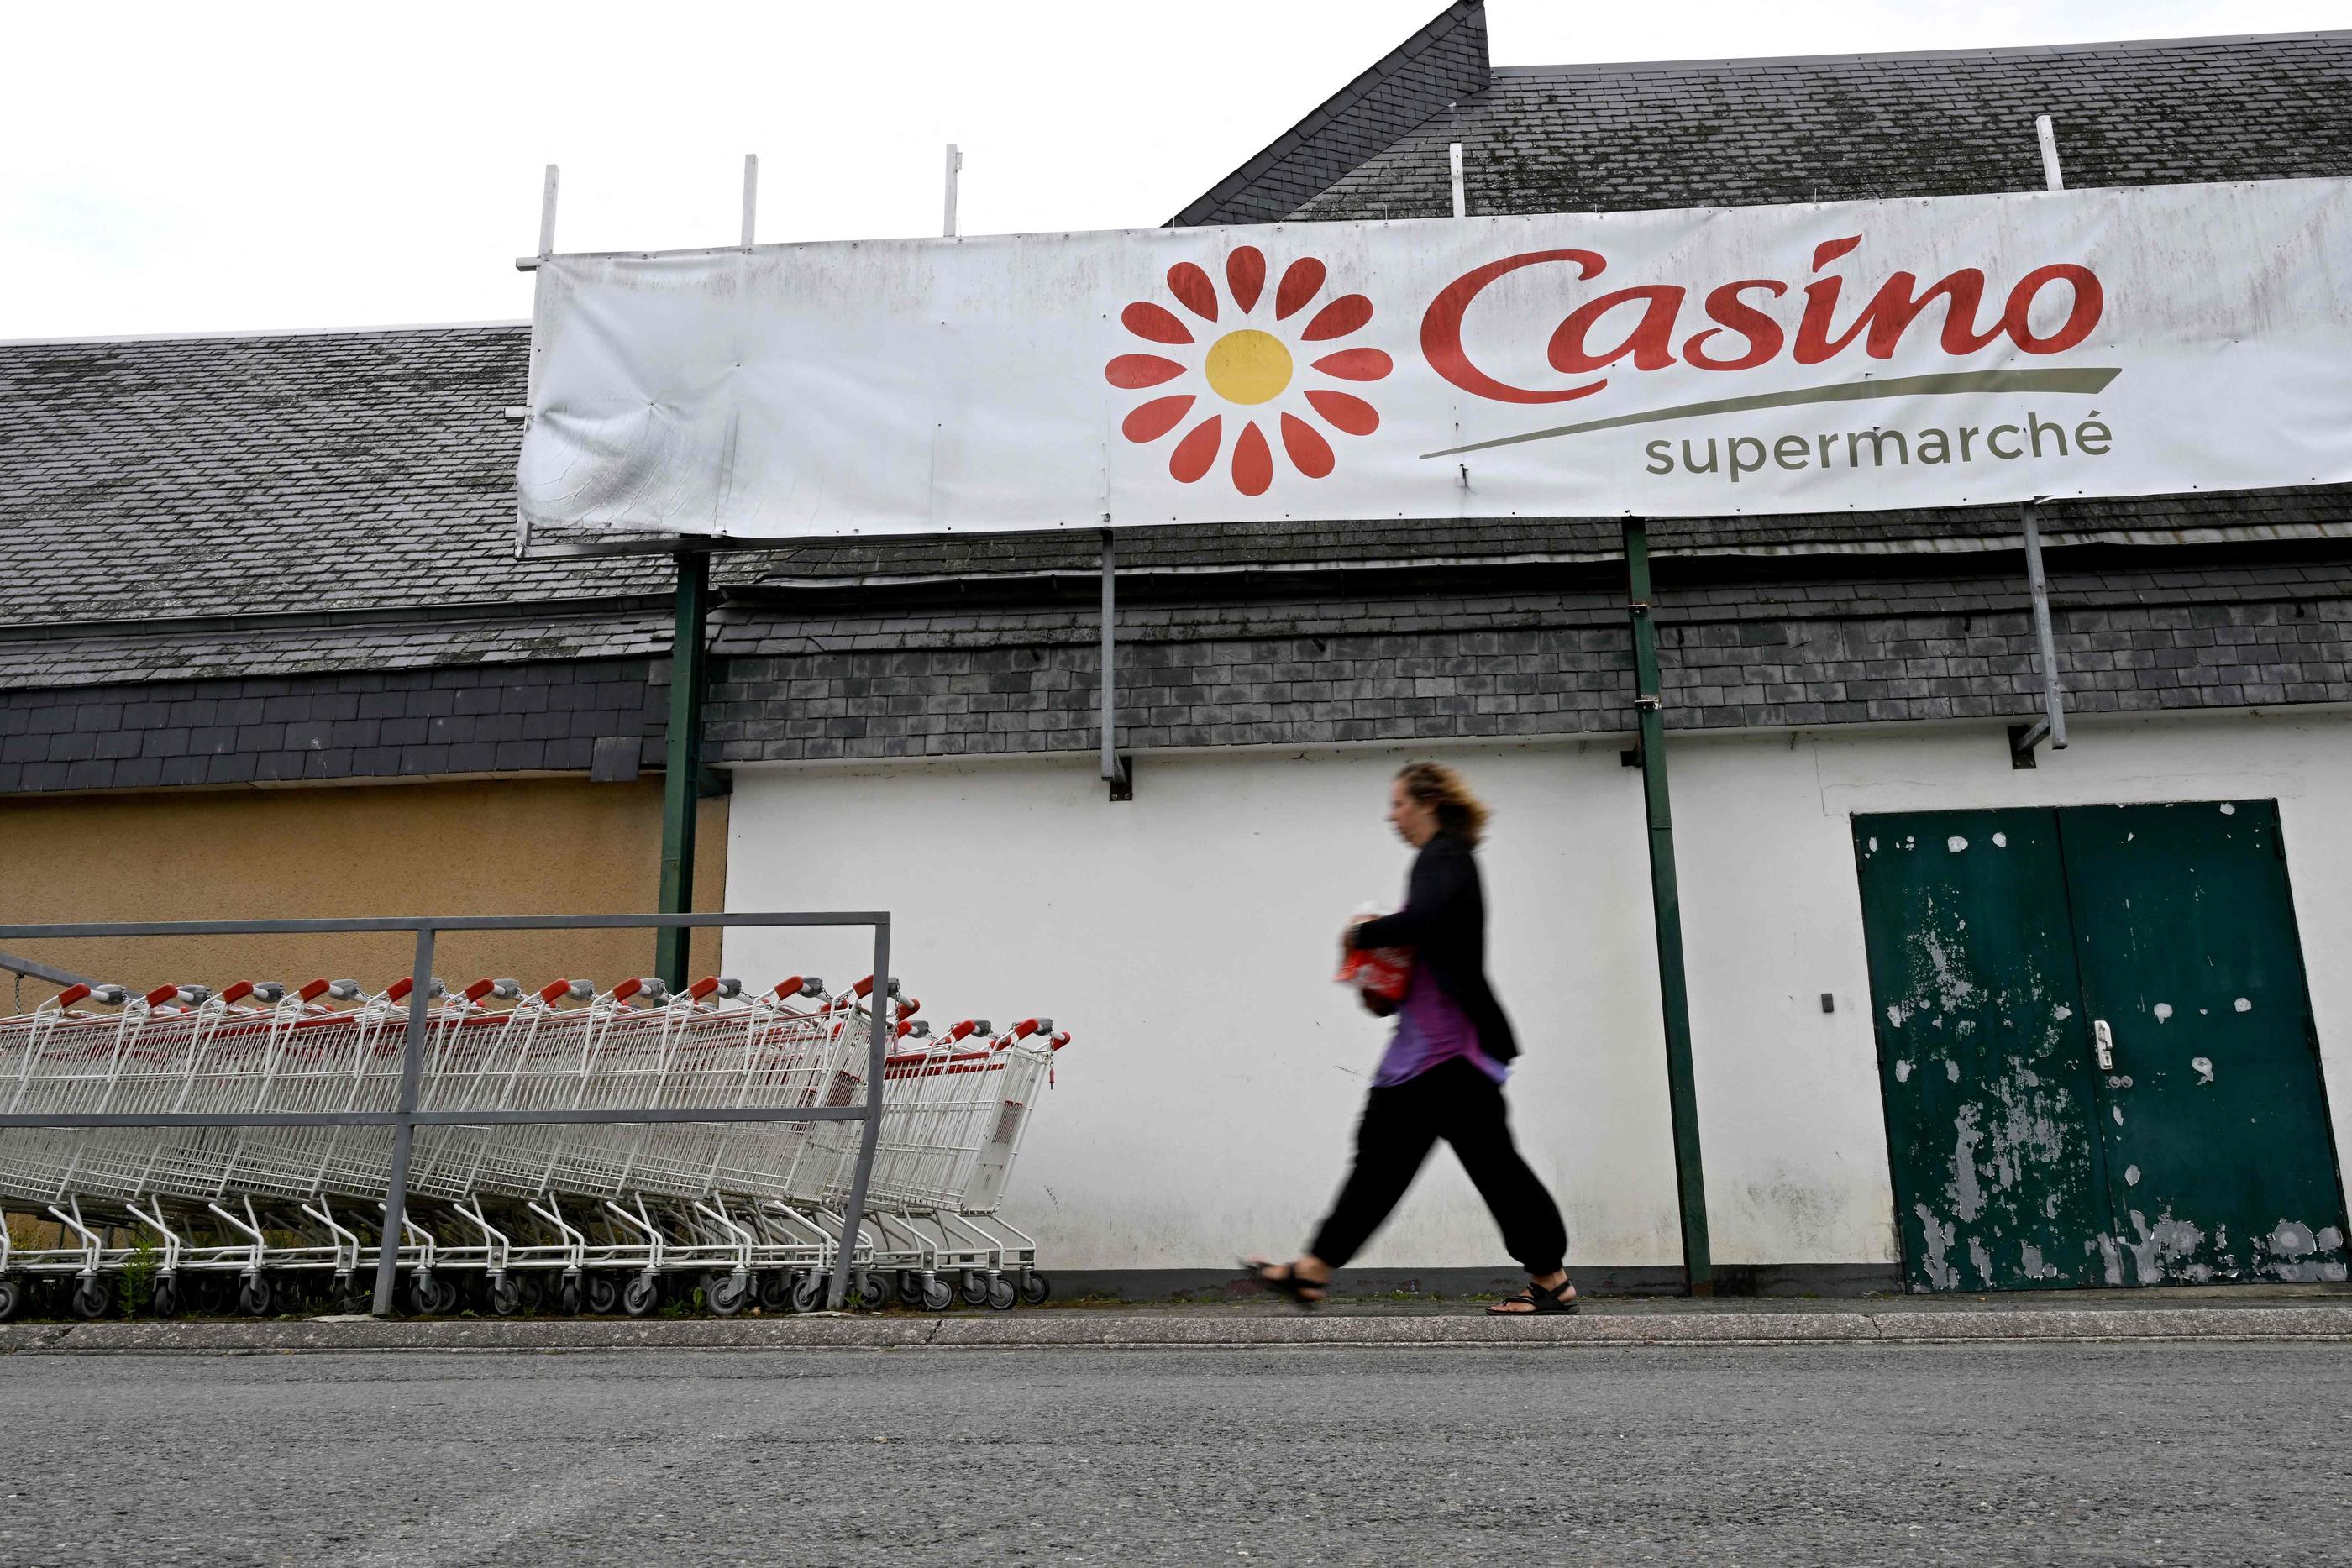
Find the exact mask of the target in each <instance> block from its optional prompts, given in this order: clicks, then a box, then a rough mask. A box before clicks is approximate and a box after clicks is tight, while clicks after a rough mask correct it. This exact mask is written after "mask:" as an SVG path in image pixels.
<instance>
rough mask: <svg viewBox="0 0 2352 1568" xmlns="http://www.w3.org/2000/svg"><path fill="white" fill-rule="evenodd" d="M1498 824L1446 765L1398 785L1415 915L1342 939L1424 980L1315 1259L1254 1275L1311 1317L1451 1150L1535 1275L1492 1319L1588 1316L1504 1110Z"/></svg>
mask: <svg viewBox="0 0 2352 1568" xmlns="http://www.w3.org/2000/svg"><path fill="white" fill-rule="evenodd" d="M1486 816H1487V812H1486V807H1485V806H1484V805H1483V804H1482V803H1480V801H1479V800H1478V799H1477V797H1475V795H1473V794H1471V793H1470V791H1469V789H1467V788H1466V787H1465V785H1464V784H1463V782H1462V779H1461V776H1460V775H1459V774H1457V773H1455V772H1454V769H1453V768H1448V767H1446V766H1444V764H1443V763H1437V762H1415V763H1413V764H1412V765H1411V766H1409V767H1407V768H1403V769H1402V771H1400V772H1399V773H1398V774H1397V776H1396V778H1395V779H1394V780H1393V782H1391V785H1390V787H1389V818H1388V820H1389V823H1390V825H1391V827H1393V828H1395V829H1396V831H1397V835H1398V837H1400V838H1402V839H1403V840H1404V841H1405V842H1406V843H1408V844H1411V845H1412V847H1413V848H1414V849H1415V850H1417V851H1418V852H1419V853H1418V854H1416V855H1415V856H1414V858H1413V862H1412V879H1411V881H1410V882H1409V883H1407V886H1406V891H1405V904H1404V908H1403V909H1402V910H1400V911H1399V912H1398V913H1396V914H1394V915H1387V916H1384V917H1382V918H1380V919H1364V920H1359V921H1357V922H1356V923H1355V924H1353V925H1350V926H1349V928H1348V930H1347V933H1346V935H1345V936H1344V937H1343V938H1342V941H1343V943H1344V945H1345V946H1349V947H1350V948H1357V949H1370V948H1379V947H1404V948H1410V949H1411V950H1412V976H1411V978H1410V979H1409V981H1408V982H1407V985H1406V988H1405V993H1404V999H1403V1002H1402V1005H1400V1006H1399V1008H1398V1009H1397V1012H1396V1030H1395V1032H1394V1033H1393V1034H1391V1036H1390V1037H1389V1044H1388V1050H1387V1051H1386V1052H1385V1053H1384V1054H1383V1055H1382V1056H1381V1064H1380V1068H1379V1070H1378V1071H1376V1072H1375V1073H1374V1074H1373V1076H1372V1089H1371V1092H1370V1094H1368V1095H1367V1096H1366V1097H1365V1100H1364V1115H1363V1120H1362V1121H1361V1122H1360V1124H1358V1125H1357V1128H1356V1163H1355V1166H1354V1168H1353V1169H1352V1170H1350V1171H1349V1173H1348V1179H1347V1182H1346V1184H1345V1185H1344V1186H1341V1187H1340V1189H1339V1197H1338V1198H1337V1199H1335V1200H1334V1201H1333V1203H1332V1205H1331V1212H1330V1213H1329V1215H1328V1216H1327V1217H1326V1218H1324V1221H1323V1224H1322V1227H1321V1228H1320V1229H1319V1230H1318V1231H1317V1232H1316V1236H1315V1239H1314V1241H1313V1242H1312V1243H1311V1244H1309V1246H1308V1247H1307V1251H1306V1252H1305V1253H1304V1254H1303V1255H1301V1256H1300V1257H1299V1258H1297V1260H1294V1261H1292V1262H1288V1263H1270V1262H1267V1261H1265V1260H1262V1259H1252V1260H1249V1261H1248V1262H1246V1263H1244V1265H1243V1267H1244V1269H1245V1270H1248V1272H1249V1276H1250V1278H1251V1279H1253V1280H1255V1281H1257V1282H1258V1283H1259V1284H1261V1285H1263V1286H1265V1288H1266V1289H1267V1290H1270V1291H1276V1292H1278V1293H1280V1294H1282V1295H1286V1296H1288V1297H1289V1298H1291V1299H1292V1300H1293V1301H1297V1302H1299V1303H1300V1304H1302V1305H1307V1306H1312V1305H1313V1304H1314V1303H1316V1302H1318V1301H1321V1300H1322V1299H1323V1293H1324V1288H1325V1286H1326V1285H1327V1284H1328V1281H1330V1278H1331V1272H1332V1270H1335V1269H1340V1268H1344V1267H1345V1266H1346V1265H1347V1262H1348V1260H1349V1259H1350V1258H1352V1257H1354V1256H1355V1255H1356V1253H1357V1252H1358V1251H1359V1250H1360V1249H1361V1248H1362V1247H1363V1245H1364V1243H1365V1242H1366V1241H1368V1240H1369V1239H1370V1238H1371V1235H1372V1232H1373V1231H1375V1230H1377V1229H1379V1228H1380V1227H1381V1223H1382V1222H1383V1221H1384V1220H1386V1219H1387V1218H1388V1217H1389V1211H1390V1210H1391V1209H1393V1208H1394V1207H1396V1206H1397V1202H1398V1200H1399V1199H1400V1198H1402V1197H1404V1193H1405V1188H1406V1187H1408V1186H1411V1185H1412V1178H1413V1176H1414V1175H1415V1174H1416V1173H1418V1172H1419V1171H1420V1169H1421V1164H1422V1161H1423V1160H1424V1159H1426V1158H1428V1157H1429V1150H1430V1145H1433V1143H1435V1142H1436V1141H1437V1140H1438V1139H1440V1138H1443V1139H1444V1140H1445V1141H1446V1142H1447V1143H1448V1144H1451V1145H1453V1146H1454V1154H1455V1155H1457V1156H1458V1157H1459V1158H1460V1159H1461V1161H1462V1166H1463V1168H1464V1169H1465V1170H1466V1171H1467V1172H1469V1175H1470V1179H1471V1181H1472V1182H1473V1183H1474V1184H1475V1186H1477V1188H1478V1196H1479V1197H1483V1198H1485V1199H1486V1207H1487V1208H1488V1209H1489V1210H1490V1211H1491V1212H1492V1213H1493V1214H1494V1216H1495V1220H1496V1224H1498V1225H1499V1226H1501V1227H1502V1231H1503V1244H1504V1246H1505V1247H1506V1248H1507V1249H1509V1251H1510V1254H1511V1256H1512V1257H1513V1258H1515V1259H1517V1260H1518V1263H1519V1266H1520V1267H1521V1268H1523V1269H1525V1270H1527V1271H1528V1287H1527V1289H1526V1290H1524V1291H1520V1292H1519V1293H1518V1294H1517V1295H1516V1296H1512V1297H1509V1298H1507V1300H1505V1301H1499V1302H1497V1303H1496V1305H1494V1306H1492V1307H1489V1308H1488V1309H1487V1311H1488V1312H1490V1313H1493V1314H1495V1315H1496V1316H1533V1315H1536V1314H1540V1313H1552V1312H1574V1311H1575V1310H1576V1288H1575V1287H1574V1286H1573V1285H1571V1284H1570V1283H1569V1281H1568V1272H1567V1270H1566V1269H1565V1268H1564V1267H1563V1263H1564V1260H1565V1259H1566V1256H1567V1252H1568V1232H1567V1229H1566V1228H1565V1227H1563V1226H1562V1225H1561V1223H1560V1218H1559V1207H1558V1206H1557V1205H1555V1204H1554V1203H1553V1202H1552V1200H1551V1195H1550V1194H1549V1193H1548V1192H1546V1191H1545V1190H1544V1186H1543V1183H1541V1182H1540V1181H1538V1180H1537V1179H1536V1174H1535V1172H1533V1171H1531V1170H1529V1169H1528V1164H1527V1162H1526V1161H1525V1160H1523V1159H1521V1158H1520V1157H1519V1152H1518V1150H1517V1148H1516V1147H1514V1146H1513V1145H1512V1143H1511V1129H1510V1125H1509V1123H1508V1121H1507V1113H1506V1111H1505V1108H1504V1105H1503V1081H1504V1079H1505V1078H1507V1077H1508V1076H1509V1073H1510V1068H1509V1066H1508V1063H1509V1062H1510V1060H1511V1059H1512V1058H1513V1057H1515V1056H1517V1054H1518V1051H1519V1048H1518V1043H1517V1040H1514V1039H1513V1038H1512V1035H1511V1025H1510V1020H1509V1019H1506V1018H1505V1017H1504V1016H1503V1009H1502V1006H1501V1004H1499V1003H1498V1002H1496V999H1495V993H1494V991H1493V989H1492V988H1489V987H1488V985H1487V984H1486V893H1485V891H1484V889H1483V888H1482V887H1481V885H1480V883H1479V880H1478V862H1477V861H1476V860H1475V859H1474V858H1473V856H1472V853H1471V852H1472V851H1473V850H1474V849H1475V848H1476V847H1477V844H1478V841H1479V839H1480V837H1481V836H1482V835H1483V833H1484V831H1485V829H1486Z"/></svg>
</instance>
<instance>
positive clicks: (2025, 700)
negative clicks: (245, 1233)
mask: <svg viewBox="0 0 2352 1568" xmlns="http://www.w3.org/2000/svg"><path fill="white" fill-rule="evenodd" d="M2053 592H2054V594H2055V595H2056V597H2057V599H2058V601H2059V604H2060V609H2059V611H2058V614H2057V632H2058V643H2059V660H2060V665H2061V669H2062V672H2063V679H2064V681H2065V684H2066V686H2067V689H2068V691H2069V693H2070V704H2071V706H2072V708H2073V710H2074V711H2076V712H2084V713H2133V712H2147V711H2157V710H2164V709H2173V708H2195V707H2233V706H2258V705H2271V704H2286V703H2307V702H2347V701H2352V674H2347V661H2352V561H2322V562H2317V563H2308V564H2293V563H2285V564H2280V565H2275V566H2272V567H2267V568H2262V569H2250V568H2220V569H2193V570H2192V569H2182V570H2168V571H2161V572H2158V571H2148V570H2134V571H2106V572H2073V573H2068V572H2063V571H2062V572H2060V573H2057V574H2056V575H2055V578H2054V580H2053ZM1660 622H1661V627H1662V641H1663V643H1664V650H1663V653H1662V658H1663V663H1664V679H1665V686H1666V695H1667V699H1668V709H1669V717H1668V722H1669V723H1670V724H1672V725H1674V726H1675V727H1678V728H1685V729H1690V728H1736V727H1791V726H1817V725H1833V724H1846V723H1860V722H1870V721H1881V720H1932V719H1966V718H1982V719H1993V718H2000V717H2010V718H2015V719H2020V720H2022V719H2026V718H2030V717H2032V716H2033V714H2034V713H2035V711H2036V710H2037V708H2038V706H2039V701H2040V692H2041V684H2040V675H2039V673H2038V670H2037V667H2036V660H2035V654H2034V644H2033V639H2032V623H2031V621H2030V618H2029V610H2028V606H2027V602H2026V599H2025V595H2024V593H2023V592H2022V591H2021V585H2020V584H2019V583H2018V582H2017V581H2016V580H2015V579H2014V578H2006V577H1984V578H1952V579H1939V580H1927V581H1913V582H1885V581H1857V582H1852V583H1843V584H1840V583H1822V582H1817V581H1816V582H1799V583H1787V584H1780V585H1769V584H1768V585H1754V584H1744V585H1730V586H1723V587H1714V588H1693V589H1687V590H1685V591H1680V592H1674V591H1669V592H1666V593H1665V594H1664V595H1663V597H1662V599H1661V601H1660ZM1096 636H1097V632H1096V627H1095V624H1094V621H1093V618H1092V617H1091V616H1090V615H1088V614H1086V613H1084V612H1077V611H1055V612H1040V613H1036V614H1024V613H1021V612H1003V613H1000V614H995V615H949V616H939V617H931V618H926V619H924V620H923V621H922V622H920V623H919V624H918V623H917V622H915V621H913V620H909V619H901V620H898V621H897V622H888V621H881V620H871V621H866V622H857V621H855V620H838V621H830V622H808V621H797V620H796V621H792V622H783V621H771V622H761V621H759V620H758V619H757V618H756V617H755V616H753V615H751V613H749V612H739V613H738V615H737V616H736V617H735V618H734V619H733V620H732V621H731V622H730V625H729V627H728V628H727V630H726V631H725V632H724V633H723V640H722V643H721V646H722V648H725V649H729V650H730V651H731V652H732V654H733V656H732V657H730V659H729V660H728V662H727V667H726V670H725V674H724V675H723V678H722V679H721V681H720V682H719V685H717V686H716V687H715V688H714V690H713V692H712V695H711V701H710V705H709V711H708V715H707V722H708V724H709V746H710V747H711V750H712V760H713V761H715V762H721V763H743V762H756V761H779V760H816V759H834V758H896V757H925V756H970V755H990V754H1005V753H1016V752H1034V751H1084V750H1089V749H1092V748H1093V747H1096V746H1097V745H1099V739H1098V735H1097V728H1096V719H1097V703H1098V702H1099V695H1098V694H1099V684H1098V675H1097V672H1098V668H1099V665H1098V663H1097V644H1096V641H1095V639H1096ZM1118 659H1119V678H1118V699H1119V731H1120V737H1121V745H1122V746H1123V747H1132V748H1133V749H1135V750H1138V751H1142V750H1149V749H1152V748H1159V747H1219V746H1237V745H1311V744H1319V743H1327V742H1336V741H1360V740H1403V739H1416V738H1458V737H1504V736H1515V735H1516V736H1527V735H1580V734H1591V733H1597V732H1616V731H1622V730H1623V729H1625V728H1627V727H1628V724H1629V709H1630V705H1631V702H1632V685H1631V677H1630V674H1629V669H1630V658H1629V654H1628V652H1627V645H1626V632H1625V622H1624V611H1623V608H1622V599H1621V598H1619V597H1618V596H1617V595H1615V594H1614V593H1612V592H1608V591H1599V590H1591V591H1563V592H1558V593H1549V594H1512V595H1502V594H1486V595H1478V594H1470V593H1465V594H1462V595H1460V596H1458V597H1453V598H1447V597H1443V596H1439V595H1432V596H1429V597H1424V598H1419V599H1413V600H1402V599H1400V600H1387V601H1379V600H1360V601H1346V602H1328V601H1318V602H1313V603H1295V604H1279V603H1259V604H1255V605H1248V606H1242V605H1232V604H1226V605H1219V606H1211V607H1203V608H1197V609H1186V608H1181V607H1160V608H1139V609H1137V610H1136V611H1133V612H1127V611H1122V613H1121V628H1120V642H1119V652H1118Z"/></svg>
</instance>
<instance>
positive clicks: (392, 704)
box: [0, 659, 666, 793]
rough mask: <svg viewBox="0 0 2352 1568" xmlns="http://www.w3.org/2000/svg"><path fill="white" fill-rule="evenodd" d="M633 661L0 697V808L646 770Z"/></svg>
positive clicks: (657, 712)
mask: <svg viewBox="0 0 2352 1568" xmlns="http://www.w3.org/2000/svg"><path fill="white" fill-rule="evenodd" d="M652 670H653V662H652V661H649V660H646V659H616V660H605V661H584V662H581V663H573V664H509V665H505V666H493V667H487V668H486V667H481V666H460V667H457V668H451V669H440V670H402V671H393V672H387V673H382V674H341V675H322V676H309V677H298V678H294V679H288V680H277V679H255V680H215V681H168V682H154V683H150V684H145V685H106V686H83V687H78V688H74V689H70V690H49V691H17V692H7V693H0V793H7V792H34V791H44V790H53V789H142V788H152V787H156V786H163V785H195V784H259V783H279V782H296V781H324V780H330V779H400V778H421V777H432V776H446V775H449V774H459V773H492V772H499V773H506V772H516V773H524V772H549V771H556V772H585V771H587V770H588V769H589V768H590V765H591V762H592V760H593V758H594V755H595V747H596V743H597V742H598V741H599V740H608V741H609V740H614V739H621V740H625V741H630V742H634V743H635V746H636V748H637V750H638V754H639V756H640V757H643V758H648V759H650V758H651V757H652V756H654V755H655V754H656V747H657V744H658V739H657V737H658V736H659V733H660V729H661V725H660V722H659V721H660V716H661V711H662V710H661V708H660V706H659V705H660V704H662V703H663V702H664V701H666V696H665V694H664V693H663V692H662V691H661V690H660V689H659V688H657V687H655V686H653V685H650V684H649V677H650V675H651V674H652Z"/></svg>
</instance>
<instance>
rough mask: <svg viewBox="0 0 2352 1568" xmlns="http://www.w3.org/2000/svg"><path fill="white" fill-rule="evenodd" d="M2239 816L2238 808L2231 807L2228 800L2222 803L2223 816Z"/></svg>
mask: <svg viewBox="0 0 2352 1568" xmlns="http://www.w3.org/2000/svg"><path fill="white" fill-rule="evenodd" d="M2237 814H2238V808H2236V807H2235V806H2232V805H2231V804H2230V803H2229V802H2228V801H2227V800H2224V801H2222V802H2221V815H2223V816H2225V817H2234V816H2236V815H2237Z"/></svg>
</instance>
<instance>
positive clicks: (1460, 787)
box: [1397, 762, 1494, 844]
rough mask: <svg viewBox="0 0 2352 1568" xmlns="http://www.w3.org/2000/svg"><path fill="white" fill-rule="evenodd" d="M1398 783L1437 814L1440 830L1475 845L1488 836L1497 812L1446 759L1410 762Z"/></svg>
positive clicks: (1409, 794) (1408, 794)
mask: <svg viewBox="0 0 2352 1568" xmlns="http://www.w3.org/2000/svg"><path fill="white" fill-rule="evenodd" d="M1397 782H1398V783H1400V784H1402V785H1403V786H1404V792H1405V794H1406V795H1407V797H1409V798H1410V799H1412V800H1418V801H1420V802H1421V803H1422V804H1423V805H1424V806H1427V807H1429V808H1430V809H1431V810H1434V811H1435V812H1436V813H1437V828H1438V831H1440V832H1444V833H1451V834H1453V835H1454V837H1455V838H1458V839H1461V840H1463V841H1465V842H1467V843H1472V844H1475V843H1476V842H1477V841H1479V840H1481V839H1483V838H1485V837H1486V819H1487V818H1489V817H1491V816H1493V815H1494V813H1493V812H1492V811H1489V810H1487V809H1486V802H1485V801H1484V800H1480V799H1478V797H1477V796H1475V795H1473V794H1472V793H1470V786H1469V785H1467V784H1465V783H1464V782H1463V781H1462V775H1460V774H1459V773H1456V772H1455V771H1454V769H1452V768H1448V767H1447V766H1445V764H1444V763H1443V762H1408V763H1406V764H1405V765H1404V766H1403V767H1402V768H1398V769H1397Z"/></svg>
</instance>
